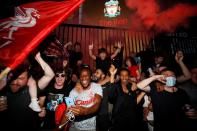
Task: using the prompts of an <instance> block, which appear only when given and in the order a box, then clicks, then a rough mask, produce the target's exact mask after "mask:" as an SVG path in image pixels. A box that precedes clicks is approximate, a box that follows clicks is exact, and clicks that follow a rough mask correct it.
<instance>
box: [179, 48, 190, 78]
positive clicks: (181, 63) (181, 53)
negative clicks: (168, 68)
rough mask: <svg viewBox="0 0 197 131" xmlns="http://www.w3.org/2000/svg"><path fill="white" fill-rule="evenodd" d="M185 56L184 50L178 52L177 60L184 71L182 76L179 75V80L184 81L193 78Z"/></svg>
mask: <svg viewBox="0 0 197 131" xmlns="http://www.w3.org/2000/svg"><path fill="white" fill-rule="evenodd" d="M183 57H184V56H183V52H182V51H178V52H176V55H175V60H176V62H177V63H178V64H179V66H180V68H181V71H182V73H183V74H182V75H181V76H178V77H177V82H184V81H187V80H189V79H190V78H191V73H190V71H189V69H188V68H187V66H186V65H185V64H184V62H183Z"/></svg>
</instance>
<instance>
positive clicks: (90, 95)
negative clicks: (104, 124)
mask: <svg viewBox="0 0 197 131" xmlns="http://www.w3.org/2000/svg"><path fill="white" fill-rule="evenodd" d="M95 94H98V95H100V96H101V97H102V96H103V92H102V87H101V86H100V85H99V84H96V83H91V84H90V88H89V89H88V90H84V91H83V92H81V93H78V92H77V91H76V90H75V89H73V90H72V91H71V92H70V95H69V97H71V98H72V99H73V100H74V102H75V104H76V105H79V106H83V107H91V106H93V105H94V98H95V97H94V96H95ZM74 125H75V127H76V128H77V129H79V130H94V129H96V116H94V117H91V118H89V119H86V120H82V121H80V122H75V124H74Z"/></svg>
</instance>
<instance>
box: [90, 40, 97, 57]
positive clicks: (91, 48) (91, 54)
mask: <svg viewBox="0 0 197 131" xmlns="http://www.w3.org/2000/svg"><path fill="white" fill-rule="evenodd" d="M92 50H93V44H91V45H89V55H90V57H91V58H92V59H93V60H96V56H95V55H93V53H92Z"/></svg>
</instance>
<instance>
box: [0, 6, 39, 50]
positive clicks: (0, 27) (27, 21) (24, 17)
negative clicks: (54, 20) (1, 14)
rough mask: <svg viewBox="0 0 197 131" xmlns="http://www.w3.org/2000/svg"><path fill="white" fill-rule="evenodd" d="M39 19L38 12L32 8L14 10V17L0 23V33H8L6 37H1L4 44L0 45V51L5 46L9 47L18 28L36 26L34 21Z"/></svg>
mask: <svg viewBox="0 0 197 131" xmlns="http://www.w3.org/2000/svg"><path fill="white" fill-rule="evenodd" d="M36 18H37V19H39V18H40V15H39V14H38V11H37V10H36V9H34V8H23V7H16V8H15V16H14V17H10V18H9V20H7V21H5V22H2V23H0V31H5V30H6V31H8V35H7V36H3V37H2V39H5V42H4V43H3V44H1V45H0V49H1V48H2V47H4V46H6V45H9V44H10V43H12V41H14V37H13V33H14V32H15V31H17V30H18V29H19V28H21V27H24V28H30V27H33V26H35V25H36V20H37V19H36Z"/></svg>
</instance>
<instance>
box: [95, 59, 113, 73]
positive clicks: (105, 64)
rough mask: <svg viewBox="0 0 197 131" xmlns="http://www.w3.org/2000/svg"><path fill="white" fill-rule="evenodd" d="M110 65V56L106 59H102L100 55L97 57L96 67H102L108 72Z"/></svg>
mask: <svg viewBox="0 0 197 131" xmlns="http://www.w3.org/2000/svg"><path fill="white" fill-rule="evenodd" d="M110 65H111V59H110V57H107V58H106V59H105V60H101V58H100V57H96V69H101V70H103V71H104V72H105V73H107V72H108V69H109V67H110Z"/></svg>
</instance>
